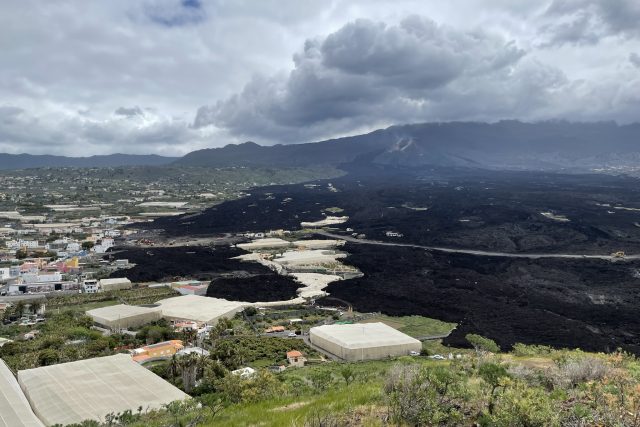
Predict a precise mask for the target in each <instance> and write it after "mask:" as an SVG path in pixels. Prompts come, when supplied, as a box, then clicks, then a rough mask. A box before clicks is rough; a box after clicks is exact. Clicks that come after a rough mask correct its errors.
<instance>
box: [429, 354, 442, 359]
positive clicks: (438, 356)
mask: <svg viewBox="0 0 640 427" xmlns="http://www.w3.org/2000/svg"><path fill="white" fill-rule="evenodd" d="M429 359H434V360H445V357H444V356H442V355H440V354H434V355H433V356H429Z"/></svg>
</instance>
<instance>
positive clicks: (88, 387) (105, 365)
mask: <svg viewBox="0 0 640 427" xmlns="http://www.w3.org/2000/svg"><path fill="white" fill-rule="evenodd" d="M18 383H19V384H20V387H22V390H24V392H25V394H26V396H27V399H28V400H29V402H30V403H31V407H32V408H33V410H34V412H35V413H36V415H37V416H38V417H39V418H40V420H41V421H42V422H43V423H44V424H45V425H48V426H50V425H54V424H61V425H68V424H74V423H80V422H82V421H83V420H96V421H103V422H104V420H105V416H106V415H108V414H112V413H113V414H117V413H120V412H123V411H126V410H131V411H133V412H136V411H137V410H138V408H139V407H141V408H142V410H143V411H146V410H150V409H159V408H161V407H162V406H163V405H166V404H168V403H170V402H173V401H175V400H183V399H185V398H187V397H188V396H187V395H186V394H185V393H183V392H182V391H180V390H179V389H178V388H176V387H174V386H173V385H171V384H169V383H168V382H166V381H165V380H163V379H162V378H160V377H159V376H157V375H155V374H154V373H153V372H151V371H149V370H147V369H146V368H144V367H142V366H140V365H138V364H137V363H136V362H134V361H133V360H131V356H129V355H126V354H116V355H115V356H107V357H98V358H95V359H87V360H79V361H76V362H69V363H62V364H59V365H51V366H44V367H40V368H35V369H27V370H24V371H19V372H18ZM3 414H4V411H3ZM13 425H20V424H13ZM34 425H36V424H34Z"/></svg>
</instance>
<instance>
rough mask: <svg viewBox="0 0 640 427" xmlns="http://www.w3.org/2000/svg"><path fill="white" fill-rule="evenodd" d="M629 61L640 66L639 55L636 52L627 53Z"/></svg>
mask: <svg viewBox="0 0 640 427" xmlns="http://www.w3.org/2000/svg"><path fill="white" fill-rule="evenodd" d="M629 62H631V64H633V65H634V66H636V67H638V68H640V55H638V54H637V53H636V52H631V53H630V54H629Z"/></svg>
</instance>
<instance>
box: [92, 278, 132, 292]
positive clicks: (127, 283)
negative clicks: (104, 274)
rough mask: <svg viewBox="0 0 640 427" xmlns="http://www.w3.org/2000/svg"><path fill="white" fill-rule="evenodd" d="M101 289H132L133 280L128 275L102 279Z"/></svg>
mask: <svg viewBox="0 0 640 427" xmlns="http://www.w3.org/2000/svg"><path fill="white" fill-rule="evenodd" d="M99 284H100V290H101V291H103V292H104V291H114V290H117V289H131V287H132V286H133V285H132V284H131V280H129V279H127V278H126V277H116V278H113V279H100V281H99Z"/></svg>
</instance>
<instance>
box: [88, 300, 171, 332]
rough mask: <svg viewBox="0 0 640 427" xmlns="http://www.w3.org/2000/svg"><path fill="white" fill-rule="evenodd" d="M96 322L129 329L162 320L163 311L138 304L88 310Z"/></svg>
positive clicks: (114, 327) (106, 325)
mask: <svg viewBox="0 0 640 427" xmlns="http://www.w3.org/2000/svg"><path fill="white" fill-rule="evenodd" d="M86 314H87V316H89V317H91V318H92V319H93V321H94V322H95V323H97V324H98V325H100V326H103V327H105V328H109V329H128V328H135V327H138V326H142V325H145V324H147V323H150V322H154V321H156V320H160V318H161V317H162V313H161V311H160V309H159V308H158V307H140V306H137V305H125V304H118V305H111V306H108V307H101V308H96V309H93V310H89V311H87V313H86Z"/></svg>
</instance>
